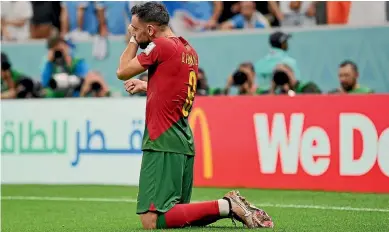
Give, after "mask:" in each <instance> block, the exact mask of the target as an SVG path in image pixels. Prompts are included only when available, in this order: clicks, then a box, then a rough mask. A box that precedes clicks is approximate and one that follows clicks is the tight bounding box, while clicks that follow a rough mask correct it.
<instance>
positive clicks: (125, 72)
mask: <svg viewBox="0 0 389 232" xmlns="http://www.w3.org/2000/svg"><path fill="white" fill-rule="evenodd" d="M137 51H138V45H137V44H135V43H131V42H130V43H128V45H127V47H126V49H125V50H124V52H123V53H122V55H121V56H120V60H119V67H118V69H117V71H116V74H117V76H118V78H119V79H121V80H128V79H130V78H132V77H133V76H135V75H131V74H130V75H129V69H131V67H130V65H131V60H132V59H134V58H135V56H136V52H137ZM131 73H132V72H131ZM134 73H135V72H134Z"/></svg>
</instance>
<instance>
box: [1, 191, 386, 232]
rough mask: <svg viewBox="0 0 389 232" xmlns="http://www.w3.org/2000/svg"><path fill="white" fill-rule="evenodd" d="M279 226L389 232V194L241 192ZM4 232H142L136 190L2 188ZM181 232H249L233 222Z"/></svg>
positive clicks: (211, 194) (285, 231)
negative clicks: (137, 213)
mask: <svg viewBox="0 0 389 232" xmlns="http://www.w3.org/2000/svg"><path fill="white" fill-rule="evenodd" d="M229 190H230V189H219V188H195V189H194V190H193V197H192V199H193V200H195V201H201V200H214V199H219V198H221V197H222V196H223V195H224V194H225V193H226V192H227V191H229ZM240 192H241V194H242V195H243V196H245V197H247V199H248V200H249V201H251V202H252V203H254V204H256V205H257V206H258V207H260V208H263V209H265V210H266V211H267V212H268V213H269V214H270V216H272V217H273V219H274V221H275V228H274V229H262V230H264V231H279V232H292V231H296V232H301V231H307V232H313V231H320V232H326V231H331V232H332V231H340V232H348V231H350V232H357V231H361V232H362V231H363V232H368V231H374V232H380V231H382V232H389V194H352V193H329V192H309V191H283V190H260V189H240ZM1 194H2V201H1V217H2V224H1V227H2V231H3V232H49V231H50V232H51V231H53V232H54V231H55V232H62V231H66V232H68V231H71V232H130V231H141V225H140V222H139V220H138V216H137V215H136V214H135V207H136V196H137V188H136V187H127V186H86V185H2V189H1ZM175 231H223V232H226V231H249V230H245V229H243V228H242V227H241V224H237V227H235V226H234V225H233V224H232V222H231V220H228V219H225V220H220V221H218V222H217V223H215V224H214V225H211V226H208V227H205V228H185V229H180V230H175Z"/></svg>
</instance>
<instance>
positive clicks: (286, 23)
mask: <svg viewBox="0 0 389 232" xmlns="http://www.w3.org/2000/svg"><path fill="white" fill-rule="evenodd" d="M280 9H281V11H282V13H283V15H284V19H283V20H282V21H281V26H282V27H291V26H292V27H293V26H314V25H316V18H315V14H316V5H315V2H312V1H304V2H302V1H281V2H280Z"/></svg>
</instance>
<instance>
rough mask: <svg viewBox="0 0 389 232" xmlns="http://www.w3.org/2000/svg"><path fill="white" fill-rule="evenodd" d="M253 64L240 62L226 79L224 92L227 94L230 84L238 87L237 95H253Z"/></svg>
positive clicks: (254, 90)
mask: <svg viewBox="0 0 389 232" xmlns="http://www.w3.org/2000/svg"><path fill="white" fill-rule="evenodd" d="M254 82H255V71H254V66H253V64H252V63H250V62H246V63H242V64H240V65H239V68H238V70H236V71H235V72H234V73H233V74H232V75H231V76H229V77H228V79H227V84H226V87H225V88H224V94H226V95H228V94H229V92H230V88H231V87H232V86H236V87H238V94H239V95H253V94H255V92H256V86H255V83H254Z"/></svg>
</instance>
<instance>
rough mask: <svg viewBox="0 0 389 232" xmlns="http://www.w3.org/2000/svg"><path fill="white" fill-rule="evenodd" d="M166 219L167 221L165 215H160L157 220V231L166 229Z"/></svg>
mask: <svg viewBox="0 0 389 232" xmlns="http://www.w3.org/2000/svg"><path fill="white" fill-rule="evenodd" d="M166 228H167V225H166V219H165V214H161V215H158V218H157V229H166Z"/></svg>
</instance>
